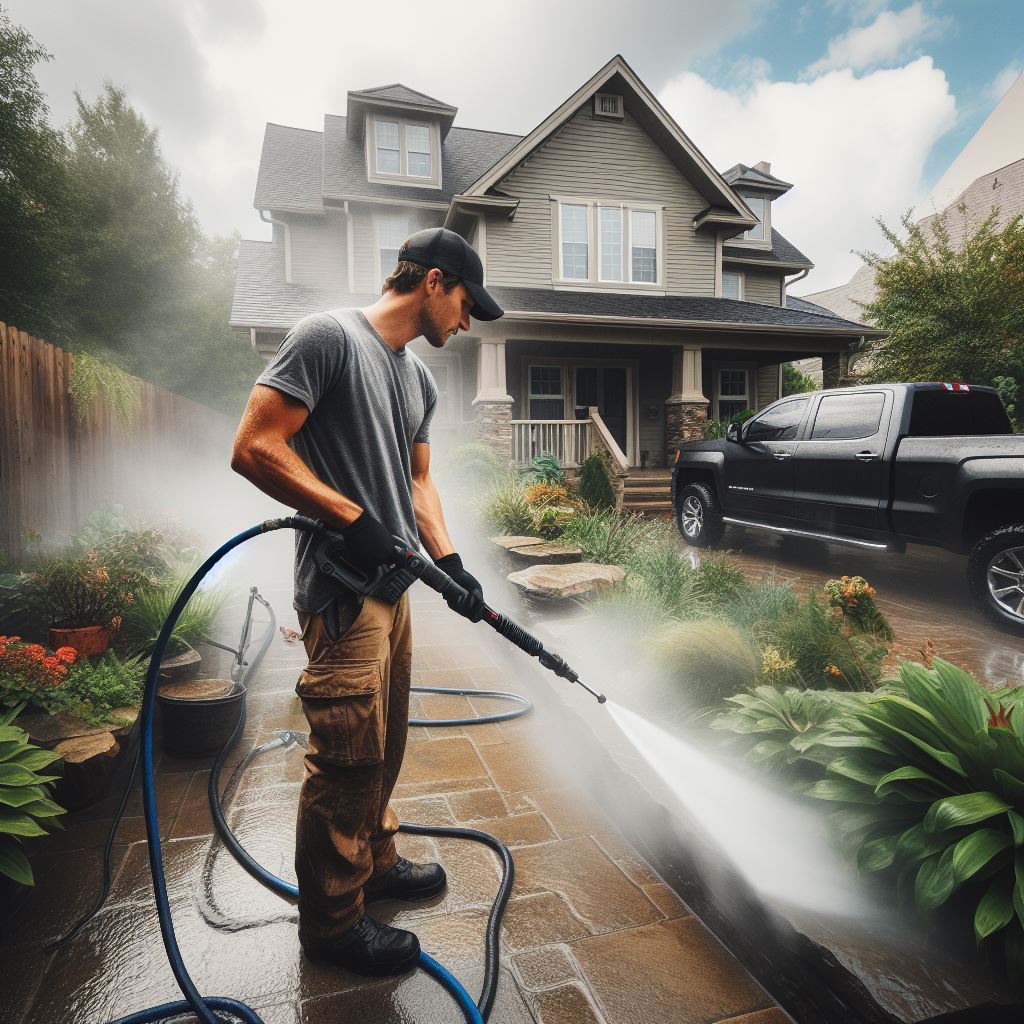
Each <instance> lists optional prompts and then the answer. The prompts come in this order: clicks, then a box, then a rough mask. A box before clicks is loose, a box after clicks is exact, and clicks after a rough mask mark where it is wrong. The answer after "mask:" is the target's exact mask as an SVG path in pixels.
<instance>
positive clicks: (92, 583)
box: [20, 551, 138, 629]
mask: <svg viewBox="0 0 1024 1024" xmlns="http://www.w3.org/2000/svg"><path fill="white" fill-rule="evenodd" d="M125 575H126V576H127V574H125ZM20 584H21V589H22V593H23V594H24V596H25V600H26V603H27V604H28V605H29V606H30V607H31V608H33V609H34V610H36V611H37V612H38V613H39V614H40V615H43V616H44V617H45V618H46V619H47V621H48V622H49V623H50V624H51V625H55V626H63V627H67V628H75V627H81V626H110V627H112V628H114V629H117V627H118V626H119V625H120V616H121V613H122V612H123V611H124V609H125V607H126V606H127V605H128V604H129V603H130V602H131V601H132V600H133V599H134V590H133V588H136V587H137V586H138V580H137V579H132V578H131V577H130V576H128V578H122V576H121V574H118V573H116V572H113V573H112V572H111V570H109V569H108V568H107V567H106V566H105V565H104V564H103V562H102V561H101V560H100V558H99V556H98V555H97V554H96V552H94V551H89V552H86V554H85V555H84V556H83V557H81V558H65V557H62V556H60V555H55V556H52V557H50V558H47V559H44V560H43V561H42V562H40V563H39V564H38V565H37V566H36V567H35V568H33V569H32V570H31V571H30V572H25V573H22V574H21V578H20Z"/></svg>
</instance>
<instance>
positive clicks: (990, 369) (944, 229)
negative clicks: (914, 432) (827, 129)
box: [860, 205, 1024, 389]
mask: <svg viewBox="0 0 1024 1024" xmlns="http://www.w3.org/2000/svg"><path fill="white" fill-rule="evenodd" d="M957 212H958V213H959V215H960V216H961V217H962V218H964V222H965V224H967V223H968V221H967V218H968V213H967V209H966V207H965V206H963V205H961V206H960V207H958V208H957ZM998 216H999V213H998V210H997V209H993V210H992V212H991V213H990V214H989V215H988V216H987V217H986V218H985V219H984V220H983V221H981V223H979V224H977V226H975V227H973V229H970V228H969V230H968V233H967V236H966V238H965V240H964V241H963V243H962V244H959V245H954V244H953V242H952V240H951V233H950V226H949V220H950V211H948V210H947V211H946V212H945V213H944V214H942V215H940V216H938V217H935V218H934V219H933V220H931V221H930V223H926V224H923V225H922V224H915V223H912V222H911V220H910V215H909V214H905V215H904V216H903V217H902V218H901V224H902V228H903V230H902V232H897V231H894V230H893V229H891V228H889V227H888V226H887V225H886V224H885V223H884V222H883V221H882V220H878V222H877V223H878V225H879V227H881V229H882V232H883V233H884V235H885V237H886V240H887V241H888V242H889V243H890V245H892V247H893V249H894V250H895V252H894V254H893V255H891V256H887V257H882V256H880V255H878V254H877V253H873V252H868V253H861V254H860V256H861V258H862V259H863V260H864V261H865V262H866V263H867V264H868V265H869V266H871V267H872V268H873V269H874V270H875V275H876V276H875V281H876V287H877V295H876V298H875V300H874V301H873V302H870V303H868V304H866V305H865V307H864V309H865V313H866V315H867V317H868V319H869V320H870V321H871V322H872V323H873V324H875V325H876V326H877V327H880V328H882V329H883V330H886V331H888V332H889V336H888V337H887V338H884V339H882V340H880V341H878V342H875V343H873V344H872V345H871V346H870V347H869V353H870V356H871V360H870V368H869V369H868V370H867V379H869V380H871V381H875V382H883V381H930V380H934V381H943V380H953V381H964V382H970V383H974V384H986V385H992V384H994V383H995V379H996V378H997V377H1007V378H1010V379H1011V381H1012V382H1016V383H1017V384H1018V385H1019V384H1021V383H1022V382H1024V344H1022V339H1024V218H1022V217H1021V216H1020V215H1018V216H1016V217H1013V218H1011V219H1010V220H1009V221H1008V222H1007V223H1006V224H1005V225H1004V226H1003V227H1002V228H1001V229H1000V228H997V224H998ZM1004 389H1005V385H1004Z"/></svg>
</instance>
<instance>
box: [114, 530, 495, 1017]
mask: <svg viewBox="0 0 1024 1024" xmlns="http://www.w3.org/2000/svg"><path fill="white" fill-rule="evenodd" d="M304 526H305V523H304V522H303V521H302V520H301V519H293V518H291V517H288V518H285V519H270V520H267V521H266V522H263V523H260V524H258V525H257V526H253V527H250V528H249V529H248V530H244V531H243V532H242V533H240V534H238V535H237V536H235V537H232V538H231V540H229V541H227V542H226V543H224V544H222V545H221V546H220V547H219V548H218V549H217V550H216V551H215V552H214V553H213V554H212V555H210V557H209V558H207V559H206V561H205V562H203V564H202V565H201V566H200V567H199V568H198V569H197V570H196V571H195V572H194V573H193V574H192V576H191V578H190V579H189V581H188V582H187V583H186V584H185V586H184V587H183V588H182V590H181V593H179V594H178V596H177V598H176V600H175V602H174V604H173V606H172V607H171V610H170V612H169V613H168V615H167V618H166V619H165V620H164V624H163V628H162V629H161V630H160V635H159V637H158V638H157V641H156V645H155V646H154V648H153V655H152V657H151V658H150V660H149V668H148V670H147V672H146V687H145V691H144V694H143V700H142V711H141V714H140V719H141V721H142V738H141V754H142V802H143V808H144V813H145V820H146V838H147V846H148V849H149V867H150V872H151V873H152V876H153V895H154V898H155V900H156V909H157V915H158V916H159V919H160V934H161V937H162V938H163V943H164V950H165V951H166V953H167V961H168V963H169V964H170V967H171V971H172V973H173V974H174V980H175V981H176V982H177V983H178V987H179V988H180V989H181V991H182V994H183V995H184V996H185V998H184V1000H180V1001H178V1002H173V1003H164V1004H162V1005H160V1006H153V1007H150V1008H149V1009H147V1010H140V1011H139V1012H138V1013H133V1014H129V1015H128V1016H126V1017H119V1018H118V1019H117V1020H116V1021H112V1022H111V1024H149V1022H152V1021H160V1020H164V1019H166V1018H168V1017H172V1016H176V1015H179V1014H183V1013H188V1012H189V1011H191V1012H192V1013H194V1014H195V1015H196V1017H198V1019H199V1020H200V1021H201V1022H202V1024H223V1021H222V1018H219V1017H217V1016H216V1015H215V1014H214V1010H223V1011H226V1012H228V1013H231V1014H233V1015H234V1016H235V1017H238V1018H240V1019H241V1020H242V1021H244V1022H246V1024H264V1022H263V1019H262V1018H261V1017H260V1016H259V1014H257V1013H256V1011H255V1010H253V1009H252V1008H251V1007H249V1006H247V1005H246V1004H245V1003H241V1002H238V1001H237V1000H234V999H226V998H223V997H219V996H207V997H205V998H204V997H203V996H201V995H200V994H199V991H198V989H197V988H196V986H195V983H194V982H193V981H192V979H191V978H190V977H189V974H188V971H187V970H186V968H185V963H184V960H183V959H182V956H181V951H180V950H179V948H178V942H177V939H176V937H175V934H174V921H173V920H172V918H171V907H170V903H169V902H168V899H167V882H166V879H165V877H164V860H163V851H162V850H161V848H160V821H159V818H158V816H157V807H156V784H155V777H154V771H153V708H154V705H155V703H156V689H157V683H158V680H159V677H160V663H161V661H162V660H163V655H164V650H165V649H166V647H167V643H168V641H169V640H170V637H171V633H172V632H173V631H174V627H175V626H176V625H177V622H178V618H179V617H180V615H181V613H182V612H183V611H184V609H185V605H186V604H188V602H189V599H190V598H191V597H192V595H193V594H194V593H195V592H196V589H197V588H198V587H199V584H200V583H201V582H202V581H203V578H204V577H205V576H206V574H207V573H208V572H209V571H210V570H211V569H212V568H213V567H214V566H215V565H216V564H217V563H218V562H219V561H220V560H221V559H222V558H223V557H224V556H225V555H226V554H228V553H229V552H230V551H232V550H233V549H234V548H236V547H238V546H239V545H240V544H244V543H245V542H246V541H247V540H251V539H252V538H253V537H258V536H259V535H260V534H263V533H270V532H272V531H274V530H281V529H287V528H292V527H299V528H304ZM260 870H263V869H260ZM265 874H266V876H267V878H266V883H267V884H268V885H269V886H270V887H271V888H273V889H275V890H276V891H278V892H280V893H281V895H287V896H291V897H297V896H298V894H299V890H298V887H297V886H294V885H291V884H289V883H288V882H285V881H284V880H283V879H280V878H277V876H276V875H271V874H270V872H265ZM419 964H420V966H421V967H422V968H423V969H424V970H425V971H427V973H429V974H430V975H432V976H433V977H434V978H436V979H437V980H438V981H439V982H441V984H442V985H444V986H445V987H446V988H447V989H448V990H449V991H450V992H451V994H452V996H453V997H454V998H455V1000H456V1001H457V1002H458V1004H459V1006H460V1008H461V1009H462V1011H463V1013H464V1014H465V1016H466V1020H467V1021H469V1022H470V1024H484V1021H483V1017H482V1016H481V1014H480V1011H479V1010H478V1009H477V1006H476V1004H475V1003H474V1002H473V1000H472V998H471V996H470V995H469V993H468V992H467V991H466V990H465V989H464V988H463V987H462V985H460V984H459V982H458V980H457V979H456V978H455V977H454V976H453V975H452V974H451V973H449V972H448V971H447V970H445V969H444V968H443V967H442V966H441V965H440V964H439V963H437V961H436V960H434V959H432V958H431V957H429V956H427V954H426V953H420V959H419Z"/></svg>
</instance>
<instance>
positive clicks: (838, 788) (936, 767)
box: [807, 658, 1024, 985]
mask: <svg viewBox="0 0 1024 1024" xmlns="http://www.w3.org/2000/svg"><path fill="white" fill-rule="evenodd" d="M900 678H901V683H902V686H903V691H904V692H903V693H902V694H897V693H881V694H875V695H872V696H871V697H869V698H868V699H867V700H866V701H865V702H864V703H863V704H862V705H861V706H860V707H859V708H855V709H853V710H852V711H851V712H850V713H849V714H847V715H846V716H844V717H843V718H841V719H840V720H839V721H838V722H837V723H833V724H832V726H831V727H829V728H826V729H825V730H822V731H821V732H819V733H817V734H814V735H812V734H808V737H807V738H808V741H809V742H808V750H809V751H813V752H817V753H820V754H822V755H824V756H831V759H830V760H829V761H828V777H827V778H825V779H822V780H821V781H819V782H817V783H815V784H814V785H812V786H810V787H809V788H808V789H807V793H808V795H809V796H811V797H815V798H818V799H821V800H825V801H829V802H831V803H833V804H835V805H837V806H838V808H839V809H838V810H837V811H836V812H835V813H834V814H832V815H831V820H832V823H833V825H834V826H835V827H836V828H837V829H838V831H839V832H840V834H841V835H842V836H843V838H844V840H845V842H846V845H847V846H848V847H849V848H851V849H853V850H855V851H856V859H857V864H858V866H859V867H860V869H861V870H862V871H867V872H877V873H880V874H882V875H883V876H885V877H887V878H888V879H890V880H891V881H893V882H894V883H895V885H896V890H897V894H898V898H899V899H900V900H901V902H903V903H905V904H906V903H910V902H911V901H913V904H914V905H915V907H916V909H917V911H918V912H919V913H920V914H922V915H923V916H925V917H926V918H928V917H931V916H932V915H933V914H934V912H935V911H936V910H937V909H938V908H939V907H942V906H943V905H945V904H947V903H948V902H949V900H950V897H952V896H953V895H954V894H958V895H959V898H958V900H957V901H956V902H955V904H954V905H952V906H951V908H950V916H951V917H952V918H953V920H954V921H955V922H956V923H958V924H959V926H960V928H961V929H962V930H963V931H965V932H966V931H967V929H969V928H972V927H973V931H974V936H975V939H976V941H977V942H978V943H979V944H985V945H986V946H988V947H994V946H996V945H998V946H999V947H1000V951H1001V953H1002V956H1003V958H1004V960H1005V963H1006V966H1007V970H1008V973H1009V975H1010V977H1011V978H1012V979H1014V980H1015V981H1016V983H1017V984H1018V985H1019V984H1021V982H1022V981H1024V926H1022V920H1021V911H1022V908H1024V869H1022V866H1021V865H1022V861H1021V853H1020V848H1021V846H1022V845H1024V716H1022V715H1021V711H1022V708H1021V691H1020V690H1019V689H1018V690H1016V691H1004V693H1003V694H1002V699H999V698H996V697H994V696H993V695H991V694H989V693H987V692H986V690H985V689H984V688H983V687H982V686H980V685H979V684H978V683H977V682H976V681H975V680H974V679H973V678H972V677H971V676H969V675H968V674H967V673H966V672H964V671H963V670H962V669H958V668H956V667H955V666H953V665H951V664H949V663H948V662H945V661H942V660H941V659H938V658H937V659H935V665H934V667H933V668H931V669H927V668H925V667H924V666H923V665H917V664H913V663H910V662H904V663H903V664H902V665H901V666H900Z"/></svg>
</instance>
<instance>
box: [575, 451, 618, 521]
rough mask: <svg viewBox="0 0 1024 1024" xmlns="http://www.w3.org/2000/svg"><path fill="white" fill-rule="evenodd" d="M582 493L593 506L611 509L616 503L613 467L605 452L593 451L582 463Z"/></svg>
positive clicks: (585, 499)
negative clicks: (610, 465)
mask: <svg viewBox="0 0 1024 1024" xmlns="http://www.w3.org/2000/svg"><path fill="white" fill-rule="evenodd" d="M579 486H580V495H581V496H582V497H583V500H584V501H585V502H586V503H587V504H588V505H589V506H590V507H591V508H596V509H610V508H613V507H614V505H615V489H614V488H613V487H612V474H611V468H610V467H609V464H608V456H607V455H606V454H605V453H604V452H593V453H592V454H591V455H588V456H587V457H586V458H585V459H584V460H583V462H582V463H581V465H580V484H579Z"/></svg>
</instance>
